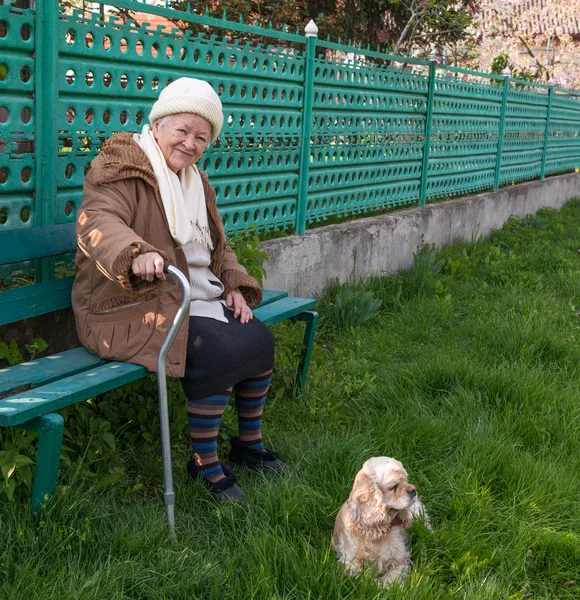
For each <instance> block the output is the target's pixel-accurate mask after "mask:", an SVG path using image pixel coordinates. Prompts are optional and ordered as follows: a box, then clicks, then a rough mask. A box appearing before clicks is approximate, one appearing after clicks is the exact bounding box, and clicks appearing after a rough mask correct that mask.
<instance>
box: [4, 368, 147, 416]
mask: <svg viewBox="0 0 580 600" xmlns="http://www.w3.org/2000/svg"><path fill="white" fill-rule="evenodd" d="M146 374H147V370H146V369H145V367H142V366H141V365H133V364H130V363H121V362H109V363H106V364H104V365H102V366H100V367H96V368H95V369H91V370H90V371H85V372H84V373H82V374H80V375H72V376H71V377H66V378H65V379H60V380H58V381H53V382H52V383H49V384H47V385H43V386H42V387H38V388H35V389H34V390H29V391H26V392H22V393H20V394H16V395H15V396H11V397H10V398H4V399H3V400H0V426H14V425H19V424H21V423H24V422H26V421H30V419H34V418H35V417H39V416H41V415H45V414H47V413H50V412H54V411H56V410H59V409H60V408H64V407H65V406H68V405H70V404H74V403H75V402H82V401H83V400H87V399H88V398H92V397H94V396H97V395H99V394H104V393H105V392H108V391H110V390H113V389H115V388H118V387H120V386H122V385H125V384H126V383H131V382H132V381H136V380H137V379H141V378H142V377H143V376H144V375H146Z"/></svg>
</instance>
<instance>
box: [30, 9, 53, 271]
mask: <svg viewBox="0 0 580 600" xmlns="http://www.w3.org/2000/svg"><path fill="white" fill-rule="evenodd" d="M58 10H59V4H58V2H54V0H38V1H37V3H36V20H35V21H36V22H35V40H34V43H35V59H34V104H35V120H36V144H35V152H36V186H35V200H34V225H35V226H36V227H42V226H46V225H52V224H53V223H54V205H55V202H56V165H57V154H58V144H57V129H56V115H57V100H58V96H57V81H56V71H57V61H58V39H57V31H58ZM34 271H35V281H36V282H39V281H44V280H46V279H50V278H51V277H52V264H51V261H50V260H42V261H36V262H35V269H34Z"/></svg>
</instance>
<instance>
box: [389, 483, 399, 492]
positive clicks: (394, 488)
mask: <svg viewBox="0 0 580 600" xmlns="http://www.w3.org/2000/svg"><path fill="white" fill-rule="evenodd" d="M396 489H397V486H396V485H395V486H393V487H392V488H391V489H390V490H389V492H394V491H395V490H396Z"/></svg>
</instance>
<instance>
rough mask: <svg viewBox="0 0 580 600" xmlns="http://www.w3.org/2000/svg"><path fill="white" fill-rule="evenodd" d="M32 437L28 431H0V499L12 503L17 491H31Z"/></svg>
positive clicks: (33, 435) (32, 434)
mask: <svg viewBox="0 0 580 600" xmlns="http://www.w3.org/2000/svg"><path fill="white" fill-rule="evenodd" d="M34 437H35V434H34V433H32V432H28V431H20V430H19V431H16V430H13V429H0V473H1V474H2V478H1V479H0V498H2V496H5V497H6V498H7V499H8V500H10V501H12V500H14V499H15V494H16V491H17V490H19V491H20V490H26V491H28V492H30V490H31V489H32V473H33V469H32V466H33V465H34V461H33V460H32V458H31V454H32V452H33V440H34ZM16 495H17V494H16Z"/></svg>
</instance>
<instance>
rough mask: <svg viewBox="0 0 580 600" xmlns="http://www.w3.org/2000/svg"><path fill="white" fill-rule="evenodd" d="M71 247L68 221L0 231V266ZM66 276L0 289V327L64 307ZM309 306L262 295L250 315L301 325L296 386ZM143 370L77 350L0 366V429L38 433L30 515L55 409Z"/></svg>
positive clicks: (54, 474) (37, 507)
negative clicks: (301, 333) (301, 322)
mask: <svg viewBox="0 0 580 600" xmlns="http://www.w3.org/2000/svg"><path fill="white" fill-rule="evenodd" d="M75 249H76V241H75V225H74V223H69V224H66V225H55V226H51V227H45V228H35V229H23V230H16V231H7V232H0V265H9V264H13V263H20V262H22V261H27V260H35V259H42V258H48V257H55V256H59V255H63V254H67V253H71V252H74V251H75ZM73 279H74V277H64V278H62V279H52V280H49V281H43V282H41V283H35V284H32V285H28V286H25V287H20V288H16V289H12V290H8V291H5V292H0V326H2V325H7V324H11V323H16V322H17V321H22V320H24V319H29V318H31V317H37V316H40V315H48V314H49V313H51V312H54V311H56V310H59V309H63V308H68V307H70V305H71V288H72V283H73ZM315 306H316V300H313V299H310V298H293V297H290V296H288V294H287V293H286V292H278V291H271V290H267V291H265V292H264V299H263V302H262V304H261V305H260V306H259V307H258V308H257V309H256V310H255V311H254V314H255V315H256V317H258V318H259V319H261V320H262V321H263V322H264V323H266V325H274V324H276V323H280V322H281V321H285V320H286V319H295V320H303V321H305V322H306V332H305V335H304V342H303V346H302V353H301V356H300V362H299V366H298V372H297V375H296V377H297V385H298V386H300V387H301V386H302V385H304V383H305V381H306V376H307V373H308V363H309V361H310V354H311V351H312V346H313V342H314V334H315V330H316V322H317V319H318V314H317V313H316V312H314V311H313V309H314V308H315ZM147 373H148V371H147V370H146V369H145V368H144V367H142V366H140V365H134V364H129V363H123V362H112V361H107V360H103V359H101V358H99V357H98V356H95V355H94V354H91V353H90V352H88V351H87V350H85V349H84V348H74V349H72V350H68V351H66V352H61V353H59V354H53V355H52V356H47V357H45V358H39V359H37V360H33V361H30V362H25V363H22V364H19V365H15V366H12V367H7V368H0V426H1V427H17V428H21V429H28V430H32V431H36V432H37V433H38V438H39V442H38V451H37V457H36V470H35V474H34V485H33V490H32V502H31V511H32V512H33V514H37V513H39V512H40V511H41V509H42V507H43V505H44V504H45V503H46V501H47V500H48V499H49V498H50V497H52V496H53V495H54V493H55V489H56V483H57V478H58V470H59V464H60V452H61V443H62V435H63V430H64V421H63V418H62V417H61V416H60V415H59V414H58V413H56V412H55V411H58V410H59V409H61V408H63V407H65V406H68V405H70V404H74V403H76V402H82V401H84V400H87V399H88V398H92V397H94V396H97V395H99V394H103V393H105V392H107V391H109V390H112V389H115V388H117V387H119V386H122V385H124V384H126V383H129V382H131V381H135V380H137V379H141V378H142V377H144V376H145V375H147Z"/></svg>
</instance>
